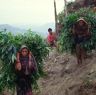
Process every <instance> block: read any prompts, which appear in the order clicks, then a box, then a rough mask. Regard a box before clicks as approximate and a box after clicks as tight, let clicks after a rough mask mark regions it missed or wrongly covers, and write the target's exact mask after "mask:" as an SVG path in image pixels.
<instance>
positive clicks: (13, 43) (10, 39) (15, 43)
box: [0, 31, 48, 95]
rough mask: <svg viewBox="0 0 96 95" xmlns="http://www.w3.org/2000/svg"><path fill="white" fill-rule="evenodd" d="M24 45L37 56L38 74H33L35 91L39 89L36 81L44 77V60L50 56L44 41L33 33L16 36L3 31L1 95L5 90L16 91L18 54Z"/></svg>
mask: <svg viewBox="0 0 96 95" xmlns="http://www.w3.org/2000/svg"><path fill="white" fill-rule="evenodd" d="M23 44H26V46H28V48H29V49H30V51H31V52H32V53H33V55H34V56H35V59H36V62H37V67H38V72H35V73H33V74H32V86H33V88H34V89H36V88H38V85H37V82H36V80H38V79H39V78H40V77H42V76H43V75H44V72H43V60H44V58H45V57H46V55H47V54H48V49H47V47H46V44H45V42H44V40H43V39H42V38H41V37H40V36H38V35H36V34H33V33H32V32H27V33H26V34H24V35H22V34H19V35H15V36H14V35H12V34H11V33H6V32H4V31H2V32H0V93H2V92H3V91H4V90H5V89H10V90H14V89H15V86H16V85H15V80H16V74H15V60H16V53H17V51H18V50H19V49H20V47H21V46H22V45H23ZM0 95H1V94H0Z"/></svg>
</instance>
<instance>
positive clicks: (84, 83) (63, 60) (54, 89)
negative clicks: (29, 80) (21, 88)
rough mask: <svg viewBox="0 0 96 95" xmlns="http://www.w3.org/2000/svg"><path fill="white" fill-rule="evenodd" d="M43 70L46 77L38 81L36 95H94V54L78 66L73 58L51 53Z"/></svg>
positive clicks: (95, 92)
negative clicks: (37, 92) (38, 88)
mask: <svg viewBox="0 0 96 95" xmlns="http://www.w3.org/2000/svg"><path fill="white" fill-rule="evenodd" d="M44 70H45V72H46V73H47V76H46V77H44V78H42V79H40V80H39V81H38V84H39V86H40V91H41V92H40V93H39V94H38V95H96V55H95V53H94V54H92V55H91V57H89V58H87V59H86V60H85V62H84V63H83V64H82V65H81V66H80V65H78V64H76V58H75V57H74V56H72V55H70V54H58V53H56V52H55V51H53V52H51V54H49V58H48V59H46V61H45V65H44Z"/></svg>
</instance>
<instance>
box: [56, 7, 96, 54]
mask: <svg viewBox="0 0 96 95" xmlns="http://www.w3.org/2000/svg"><path fill="white" fill-rule="evenodd" d="M81 17H83V19H84V20H85V21H86V22H87V23H88V29H89V32H91V38H90V39H89V40H88V41H86V42H85V43H84V44H83V47H84V48H85V49H86V50H87V51H88V52H90V51H91V50H93V49H95V48H96V14H95V13H94V12H93V11H91V10H90V9H89V8H87V9H86V8H84V9H80V10H79V11H77V12H75V13H72V14H69V15H68V16H67V17H64V21H63V22H62V23H63V24H64V27H63V28H62V34H61V36H60V39H59V41H58V44H59V51H62V52H63V51H64V52H69V53H74V52H75V41H74V37H73V26H74V24H75V23H76V22H77V21H78V19H80V18H81Z"/></svg>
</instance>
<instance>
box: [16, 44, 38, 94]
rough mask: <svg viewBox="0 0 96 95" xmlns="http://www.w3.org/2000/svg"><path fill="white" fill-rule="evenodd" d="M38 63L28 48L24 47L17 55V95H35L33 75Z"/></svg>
mask: <svg viewBox="0 0 96 95" xmlns="http://www.w3.org/2000/svg"><path fill="white" fill-rule="evenodd" d="M36 64H37V63H36V61H35V58H34V56H33V55H32V53H31V52H30V51H29V49H28V47H27V46H25V45H23V46H22V47H21V49H20V51H19V52H18V53H17V62H16V75H17V80H16V84H17V95H33V94H32V87H31V81H32V79H31V75H32V73H33V72H34V71H36V70H37V65H36Z"/></svg>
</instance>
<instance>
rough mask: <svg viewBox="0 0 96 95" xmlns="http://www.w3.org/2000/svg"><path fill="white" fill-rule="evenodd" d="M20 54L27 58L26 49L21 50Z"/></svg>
mask: <svg viewBox="0 0 96 95" xmlns="http://www.w3.org/2000/svg"><path fill="white" fill-rule="evenodd" d="M21 54H22V56H27V55H28V50H27V49H26V48H24V49H22V51H21Z"/></svg>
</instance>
